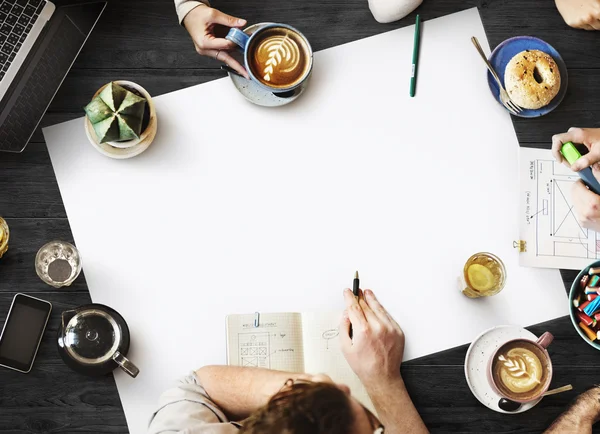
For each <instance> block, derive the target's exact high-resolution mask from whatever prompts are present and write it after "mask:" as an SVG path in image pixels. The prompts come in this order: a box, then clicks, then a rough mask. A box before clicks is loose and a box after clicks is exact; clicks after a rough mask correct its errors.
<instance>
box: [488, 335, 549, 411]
mask: <svg viewBox="0 0 600 434" xmlns="http://www.w3.org/2000/svg"><path fill="white" fill-rule="evenodd" d="M553 339H554V336H552V334H550V333H549V332H546V333H544V334H543V335H542V336H541V337H540V338H539V339H538V340H537V341H531V340H529V339H515V340H512V341H508V342H506V343H505V344H504V345H502V346H501V347H500V348H498V349H497V350H496V351H495V352H494V355H493V356H492V358H491V359H490V361H489V364H488V373H487V374H488V381H489V383H490V386H492V389H494V390H495V391H496V392H497V393H498V394H499V395H500V396H502V397H504V398H506V399H510V400H512V401H516V402H520V403H527V402H531V401H535V400H536V399H538V398H540V397H541V396H542V395H543V394H544V393H545V392H547V391H548V388H549V387H550V381H551V380H552V361H551V360H550V355H549V354H548V351H547V350H546V348H547V347H548V346H549V345H550V343H552V340H553Z"/></svg>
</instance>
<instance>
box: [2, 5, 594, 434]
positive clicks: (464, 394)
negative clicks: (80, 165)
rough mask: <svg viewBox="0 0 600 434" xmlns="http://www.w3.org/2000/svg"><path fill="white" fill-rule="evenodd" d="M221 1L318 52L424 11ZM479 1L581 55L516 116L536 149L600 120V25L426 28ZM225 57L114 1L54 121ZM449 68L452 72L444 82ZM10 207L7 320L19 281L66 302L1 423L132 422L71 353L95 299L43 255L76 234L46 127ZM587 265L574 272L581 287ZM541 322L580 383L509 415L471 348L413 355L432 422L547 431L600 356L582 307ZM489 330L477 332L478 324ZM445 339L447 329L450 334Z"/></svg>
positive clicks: (8, 188)
mask: <svg viewBox="0 0 600 434" xmlns="http://www.w3.org/2000/svg"><path fill="white" fill-rule="evenodd" d="M67 1H68V0H64V1H63V0H58V1H56V3H57V4H63V3H65V2H67ZM213 4H214V5H215V7H217V8H220V9H221V10H223V11H224V12H227V13H229V14H232V15H236V16H240V17H243V18H246V19H247V20H248V22H249V23H256V22H263V21H275V22H285V23H289V24H291V25H293V26H296V27H298V28H299V29H301V30H302V31H303V32H304V33H305V34H306V35H307V37H308V38H309V40H310V41H311V44H312V45H313V48H314V49H315V50H316V51H319V50H322V49H326V48H330V47H334V46H337V45H340V44H343V43H347V42H351V41H355V40H358V39H361V38H364V37H368V36H373V35H376V34H379V33H383V32H386V31H389V30H393V29H396V28H399V27H403V26H406V25H410V24H412V23H413V22H414V14H411V15H410V16H409V17H407V18H405V19H403V20H401V21H399V22H396V23H392V24H385V25H383V24H379V23H377V22H376V21H375V20H374V19H373V18H372V16H371V14H370V12H369V10H368V7H367V0H345V1H341V0H332V1H322V0H302V1H299V0H231V1H219V0H216V1H215V2H213ZM473 6H478V7H479V11H480V14H481V17H482V20H483V23H484V27H485V30H486V34H487V36H488V39H489V42H490V46H491V47H492V48H493V47H495V46H497V45H498V44H499V43H500V42H502V41H503V40H505V39H507V38H509V37H512V36H516V35H533V36H537V37H540V38H542V39H544V40H546V41H547V42H549V43H550V44H552V45H553V46H554V47H555V48H556V49H557V50H558V51H559V52H560V53H561V54H562V57H563V58H564V60H565V62H566V64H567V66H568V69H569V90H568V93H567V96H566V98H565V100H564V101H563V103H562V104H561V106H560V107H559V108H558V109H557V110H556V111H555V112H553V113H552V114H550V115H548V116H545V117H543V118H540V119H534V120H531V119H529V120H526V119H517V118H513V123H514V127H515V131H516V133H517V136H518V138H519V141H520V144H521V145H522V146H533V147H542V148H544V147H548V146H549V143H550V138H551V136H552V135H553V134H555V133H557V132H562V131H565V130H566V129H567V128H568V127H570V126H574V125H576V126H589V127H598V126H600V98H599V95H600V50H599V49H598V47H599V46H600V33H594V32H586V31H577V30H573V29H570V28H568V27H567V26H566V25H565V24H564V23H563V21H562V19H561V17H560V15H559V14H558V12H557V11H556V8H555V6H554V1H552V0H518V1H517V0H424V3H423V5H422V6H421V7H420V8H419V13H420V14H421V17H422V18H423V19H424V20H425V23H424V26H426V25H427V23H426V21H427V20H430V19H433V18H436V17H440V16H443V15H447V14H450V13H453V12H458V11H460V10H464V9H466V8H469V7H473ZM455 67H460V68H480V69H481V71H482V76H484V75H485V70H484V69H483V65H482V64H479V63H477V64H475V65H456V66H455ZM218 68H219V64H218V62H216V61H215V60H213V59H208V58H203V57H200V56H198V55H197V54H196V53H195V51H194V49H193V45H192V43H191V40H190V39H189V37H188V36H187V34H186V32H185V30H184V29H183V28H182V27H181V26H179V25H178V24H177V19H176V16H175V12H174V9H173V5H172V2H171V1H170V0H111V1H109V4H108V7H107V9H106V11H105V14H104V15H103V17H102V18H101V20H100V21H99V23H98V26H97V28H96V29H95V30H94V32H93V33H92V35H91V37H90V38H89V40H88V42H87V44H86V46H85V47H84V49H83V50H82V52H81V54H80V55H79V57H78V59H77V61H76V62H75V64H74V66H73V69H72V70H71V72H70V73H69V75H68V76H67V78H66V80H65V81H64V83H63V85H62V87H61V89H60V90H59V92H58V94H57V95H56V97H55V99H54V101H53V103H52V105H51V106H50V108H49V110H48V113H47V114H46V116H45V117H44V120H43V122H42V125H43V126H45V125H52V124H55V123H58V122H63V121H65V120H69V119H74V118H77V117H81V116H82V114H83V112H82V107H83V106H84V105H85V104H86V103H87V102H88V101H89V98H90V97H91V95H92V94H93V93H94V92H95V91H96V90H97V89H98V88H99V87H100V86H101V85H102V84H104V83H106V82H108V81H110V80H114V79H128V80H133V81H136V82H138V83H140V84H142V85H143V86H144V87H145V88H146V89H147V90H148V91H149V92H150V93H151V94H152V95H161V94H164V93H167V92H171V91H175V90H179V89H183V88H186V87H189V86H194V85H197V84H201V83H204V82H207V81H210V80H214V79H216V78H220V77H223V76H224V74H223V72H222V71H220V70H219V69H218ZM442 72H443V71H442V70H441V69H440V79H443V74H442ZM400 73H402V72H399V74H400ZM465 116H467V117H468V114H465ZM432 121H433V120H432ZM482 140H485V138H482ZM0 215H2V216H4V217H5V218H7V220H8V223H9V225H10V228H11V242H10V249H9V251H8V253H7V254H6V255H5V256H4V257H3V258H2V259H0V324H3V322H4V320H5V317H6V314H7V312H8V306H9V305H10V302H11V300H12V298H13V297H14V295H15V293H17V292H25V293H29V294H32V295H35V296H38V297H41V298H44V299H47V300H49V301H51V302H52V303H53V305H54V310H53V313H52V316H51V320H50V323H49V326H48V329H47V331H46V334H45V336H44V339H43V342H42V345H41V347H40V351H39V353H38V357H37V359H36V362H35V365H34V368H33V370H32V372H31V373H30V374H20V373H17V372H15V371H10V370H7V369H0V433H2V434H4V433H50V432H52V433H79V432H81V433H126V432H128V431H127V425H126V421H125V417H124V414H123V410H122V407H121V404H120V400H119V396H118V393H117V390H116V387H115V383H114V379H113V377H112V376H107V377H102V378H87V377H84V376H81V375H79V374H76V373H74V372H72V371H70V370H69V369H68V368H67V367H66V366H65V365H64V364H63V363H62V361H61V359H60V357H59V356H58V353H57V349H56V330H57V327H58V324H59V320H60V312H61V311H63V310H66V309H68V308H71V307H75V306H78V305H81V304H85V303H89V302H90V298H89V292H88V290H87V285H86V283H85V277H84V275H83V273H82V275H81V277H80V278H79V279H78V280H77V281H76V282H75V283H74V284H73V286H72V287H70V288H67V289H61V290H54V289H52V288H50V287H49V286H47V285H45V284H44V283H43V282H42V281H41V280H40V279H39V278H38V277H37V275H36V273H35V270H34V258H35V253H36V252H37V250H38V248H39V247H40V246H41V245H42V244H44V243H45V242H47V241H50V240H52V239H62V240H66V241H73V236H72V234H71V231H70V227H69V223H68V220H67V215H66V212H65V209H64V205H63V203H62V199H61V196H60V191H59V189H58V185H57V183H56V178H55V176H54V171H53V169H52V165H51V163H50V159H49V155H48V151H47V149H46V145H45V143H44V140H43V136H42V134H41V131H40V130H38V131H37V132H36V134H35V135H34V137H33V139H32V141H31V143H30V145H29V146H28V147H27V149H26V150H25V152H24V153H22V154H0ZM575 275H576V273H574V272H572V271H564V272H562V276H563V280H564V282H565V285H566V287H567V288H568V287H570V284H571V282H572V281H573V279H574V277H575ZM565 300H566V297H565ZM565 302H566V301H565ZM540 305H541V306H543V302H541V303H540ZM532 308H537V307H536V306H532ZM399 321H400V322H401V321H402V320H401V318H400V319H399ZM441 327H442V329H443V324H442V325H441ZM530 329H531V330H532V331H533V332H534V333H535V334H537V335H540V334H541V333H543V332H544V331H550V332H552V333H553V334H554V336H555V340H554V342H553V344H552V345H551V347H550V354H551V356H552V360H553V363H554V367H555V377H554V380H553V386H561V385H563V384H567V383H571V384H573V386H574V387H575V390H574V391H572V392H568V393H564V394H562V395H558V396H555V397H551V398H547V399H544V400H543V401H542V402H541V403H540V404H539V405H538V406H537V407H536V408H535V409H534V410H531V411H529V412H527V413H524V414H521V415H511V416H506V415H501V414H497V413H494V412H492V411H489V410H487V409H486V408H484V407H483V406H482V405H481V404H480V403H479V402H478V401H477V400H476V399H475V398H474V397H473V395H472V394H471V393H470V391H469V389H468V386H467V384H466V382H465V379H464V367H463V363H464V357H465V353H466V350H467V345H463V346H461V347H457V348H453V349H450V350H447V351H444V352H441V353H437V354H433V355H429V356H426V357H422V358H420V359H417V360H413V361H410V362H407V363H405V364H404V366H403V375H404V378H405V380H406V383H407V386H408V388H409V390H410V392H411V395H412V397H413V399H414V401H415V404H416V405H417V408H418V410H419V411H420V413H421V414H422V416H423V418H424V420H425V422H426V423H427V426H428V427H429V429H430V430H431V431H432V432H439V433H458V432H465V433H482V432H495V433H500V432H502V433H534V432H541V431H542V430H543V429H544V428H545V427H547V426H548V425H549V424H550V423H551V421H552V420H553V419H554V418H555V417H556V416H558V415H559V414H560V413H561V411H562V410H563V409H564V408H565V406H566V405H568V403H569V402H570V401H571V400H572V399H573V398H574V397H575V396H576V395H577V394H578V393H580V392H582V391H583V390H585V389H586V388H588V387H589V386H591V385H592V384H594V383H597V382H598V376H597V374H596V371H597V370H598V368H600V358H599V357H598V353H597V351H596V350H594V349H593V348H591V347H590V346H588V345H586V344H585V343H584V342H583V341H582V340H581V339H580V338H579V336H578V335H577V333H576V332H575V330H574V329H573V326H572V324H571V321H570V319H569V318H568V317H564V318H560V319H557V320H554V321H549V322H547V323H544V324H538V325H535V326H533V327H531V328H530ZM478 332H479V330H474V335H476V334H477V333H478ZM407 338H408V339H419V338H430V337H419V336H408V337H407ZM436 338H438V339H443V331H442V332H441V335H440V336H438V337H436ZM192 368H194V367H190V369H192ZM157 399H158V397H157ZM598 432H600V431H598Z"/></svg>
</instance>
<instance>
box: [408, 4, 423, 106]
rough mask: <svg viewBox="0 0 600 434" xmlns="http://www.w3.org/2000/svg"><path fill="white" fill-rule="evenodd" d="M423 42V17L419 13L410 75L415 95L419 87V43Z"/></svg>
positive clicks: (411, 92) (416, 21)
mask: <svg viewBox="0 0 600 434" xmlns="http://www.w3.org/2000/svg"><path fill="white" fill-rule="evenodd" d="M420 42H421V17H420V15H419V14H417V18H416V20H415V40H414V43H413V57H412V74H411V75H410V96H411V97H414V96H415V88H416V87H417V67H418V64H419V43H420Z"/></svg>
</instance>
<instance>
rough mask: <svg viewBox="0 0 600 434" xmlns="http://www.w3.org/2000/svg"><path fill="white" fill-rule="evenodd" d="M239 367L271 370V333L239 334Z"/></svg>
mask: <svg viewBox="0 0 600 434" xmlns="http://www.w3.org/2000/svg"><path fill="white" fill-rule="evenodd" d="M238 343H239V355H240V364H239V366H251V367H254V368H268V369H270V368H271V358H270V347H271V340H270V335H269V333H262V332H261V333H238Z"/></svg>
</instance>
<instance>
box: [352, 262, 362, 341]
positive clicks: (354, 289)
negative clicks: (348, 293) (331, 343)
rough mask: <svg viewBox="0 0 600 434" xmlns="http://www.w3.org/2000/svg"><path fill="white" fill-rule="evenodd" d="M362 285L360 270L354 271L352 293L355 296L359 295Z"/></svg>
mask: <svg viewBox="0 0 600 434" xmlns="http://www.w3.org/2000/svg"><path fill="white" fill-rule="evenodd" d="M359 286H360V281H359V280H358V270H357V271H356V272H355V273H354V281H353V282H352V294H354V296H355V297H358V294H359V292H358V287H359ZM350 339H352V324H350Z"/></svg>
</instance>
